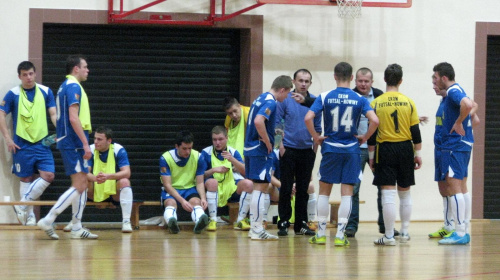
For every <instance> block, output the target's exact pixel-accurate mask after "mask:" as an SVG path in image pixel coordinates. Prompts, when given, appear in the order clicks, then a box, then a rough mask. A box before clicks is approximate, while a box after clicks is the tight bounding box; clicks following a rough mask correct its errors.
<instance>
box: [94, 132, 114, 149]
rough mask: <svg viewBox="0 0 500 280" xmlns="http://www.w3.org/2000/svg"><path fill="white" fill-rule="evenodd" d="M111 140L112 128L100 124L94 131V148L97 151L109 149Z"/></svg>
mask: <svg viewBox="0 0 500 280" xmlns="http://www.w3.org/2000/svg"><path fill="white" fill-rule="evenodd" d="M112 141H113V130H111V129H110V128H107V127H104V126H100V127H98V128H97V129H96V131H95V133H94V145H95V149H96V150H98V151H99V152H105V151H107V150H108V149H109V145H110V144H111V142H112Z"/></svg>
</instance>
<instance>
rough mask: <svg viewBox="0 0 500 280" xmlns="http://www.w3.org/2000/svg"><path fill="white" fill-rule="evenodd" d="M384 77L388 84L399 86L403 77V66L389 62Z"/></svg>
mask: <svg viewBox="0 0 500 280" xmlns="http://www.w3.org/2000/svg"><path fill="white" fill-rule="evenodd" d="M384 79H385V82H386V84H387V85H388V86H397V85H398V84H399V82H401V80H402V79H403V67H401V65H399V64H396V63H394V64H389V65H388V66H387V68H385V71H384Z"/></svg>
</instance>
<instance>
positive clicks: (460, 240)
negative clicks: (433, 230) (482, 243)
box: [438, 232, 470, 245]
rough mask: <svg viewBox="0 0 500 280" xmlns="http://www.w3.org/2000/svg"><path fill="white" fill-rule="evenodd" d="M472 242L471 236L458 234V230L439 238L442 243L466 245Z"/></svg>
mask: <svg viewBox="0 0 500 280" xmlns="http://www.w3.org/2000/svg"><path fill="white" fill-rule="evenodd" d="M469 242H470V237H468V236H467V234H465V235H464V236H458V234H457V232H454V233H452V234H451V235H450V237H447V238H443V239H441V240H439V242H438V243H439V244H441V245H466V244H468V243H469Z"/></svg>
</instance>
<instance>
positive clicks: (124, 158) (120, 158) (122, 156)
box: [116, 148, 130, 168]
mask: <svg viewBox="0 0 500 280" xmlns="http://www.w3.org/2000/svg"><path fill="white" fill-rule="evenodd" d="M116 165H117V166H118V168H122V167H124V166H130V162H129V161H128V154H127V151H126V150H125V148H121V149H120V150H119V151H118V154H117V155H116Z"/></svg>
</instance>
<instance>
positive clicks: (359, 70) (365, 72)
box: [356, 67, 373, 79]
mask: <svg viewBox="0 0 500 280" xmlns="http://www.w3.org/2000/svg"><path fill="white" fill-rule="evenodd" d="M358 73H361V75H366V74H368V73H370V76H371V78H372V79H373V72H372V70H370V68H368V67H361V68H359V69H358V71H356V78H357V77H358Z"/></svg>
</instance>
